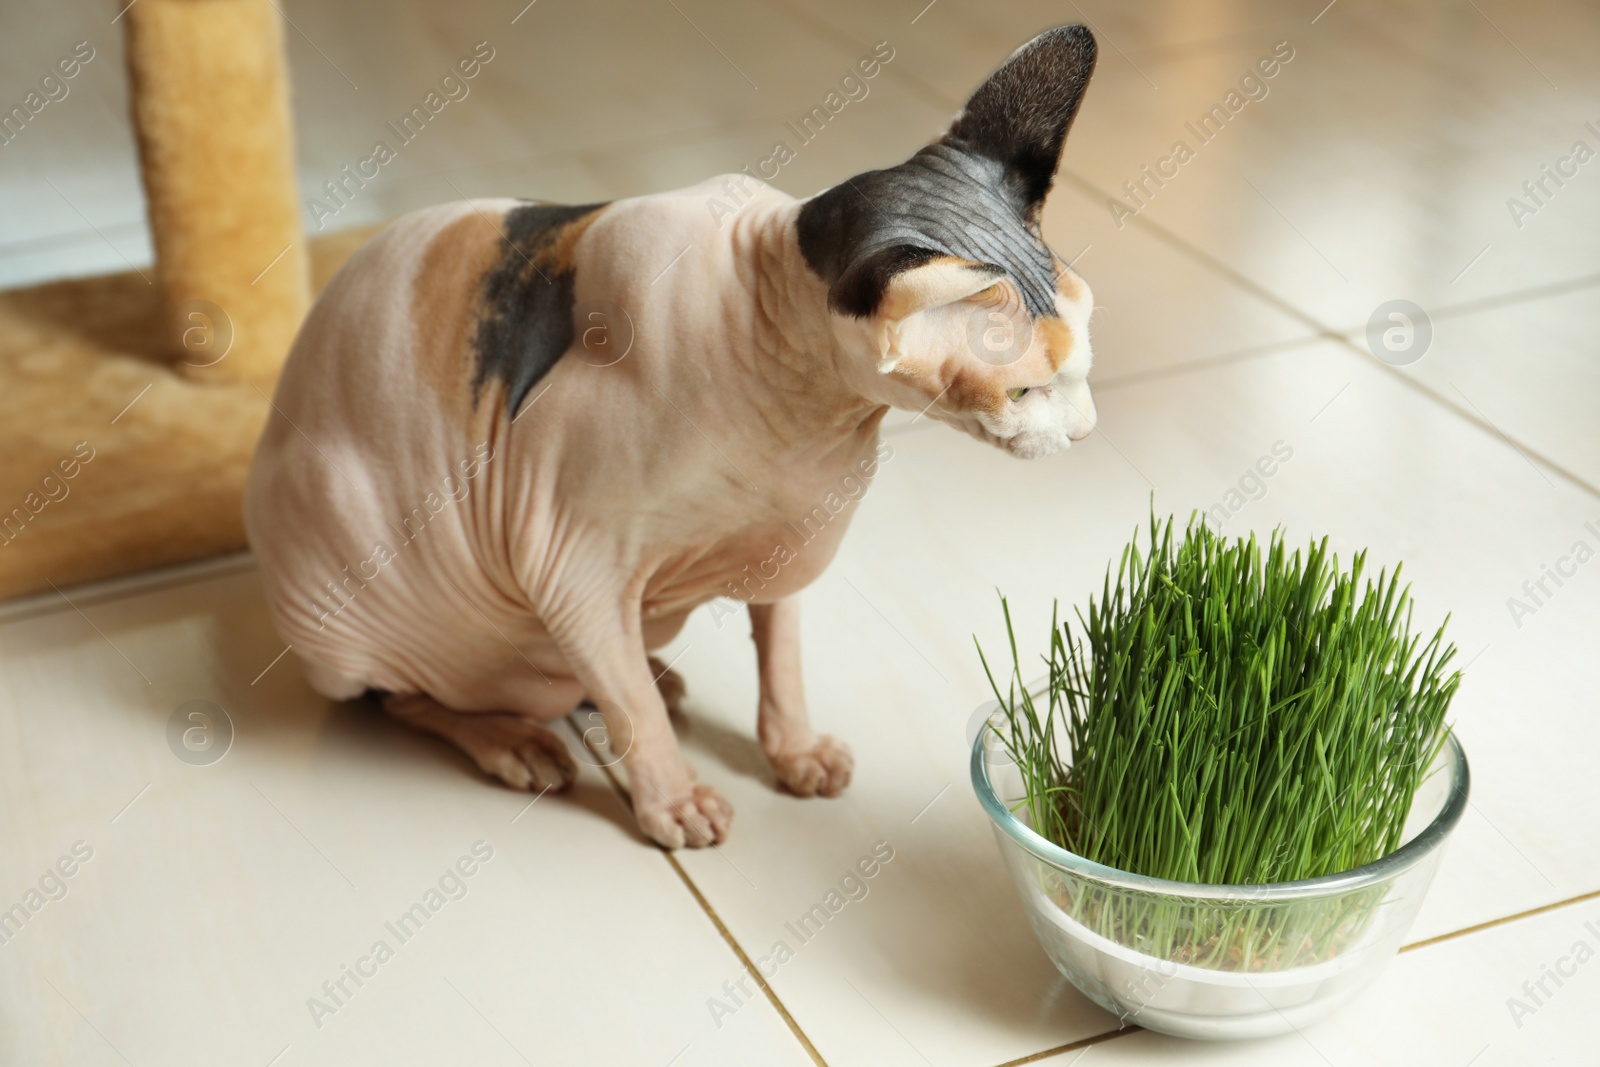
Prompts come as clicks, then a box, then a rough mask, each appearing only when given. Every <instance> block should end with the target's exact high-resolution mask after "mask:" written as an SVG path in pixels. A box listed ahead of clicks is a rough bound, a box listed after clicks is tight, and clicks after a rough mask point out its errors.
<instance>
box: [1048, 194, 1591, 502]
mask: <svg viewBox="0 0 1600 1067" xmlns="http://www.w3.org/2000/svg"><path fill="white" fill-rule="evenodd" d="M1058 173H1059V176H1061V177H1063V178H1065V179H1066V180H1067V181H1069V182H1071V183H1072V184H1073V185H1074V186H1075V187H1076V188H1077V189H1078V190H1079V192H1083V193H1087V194H1092V195H1094V196H1095V197H1096V198H1098V197H1100V196H1103V195H1104V193H1103V192H1102V191H1101V190H1100V189H1097V188H1096V187H1095V186H1094V185H1093V184H1092V183H1090V182H1089V181H1088V180H1087V179H1085V178H1083V177H1082V176H1080V175H1078V174H1075V173H1073V172H1072V171H1070V170H1067V169H1066V168H1062V169H1061V170H1060V171H1059V172H1058ZM1133 224H1134V225H1136V226H1143V227H1144V228H1145V230H1146V231H1147V232H1148V233H1150V234H1151V236H1154V237H1156V238H1158V239H1160V240H1161V241H1162V242H1164V243H1165V244H1167V245H1169V246H1170V247H1172V248H1174V249H1176V250H1177V251H1178V252H1180V253H1181V254H1183V255H1185V256H1188V257H1189V258H1190V259H1192V260H1194V261H1195V262H1196V263H1199V264H1200V265H1201V266H1203V267H1206V268H1207V269H1209V270H1212V271H1214V272H1216V273H1218V274H1220V275H1222V276H1223V277H1225V278H1227V279H1228V280H1229V281H1232V282H1233V283H1234V284H1235V285H1238V286H1239V287H1241V288H1243V289H1246V290H1248V291H1249V292H1250V293H1252V294H1254V295H1255V296H1257V297H1259V298H1260V299H1262V300H1265V301H1267V302H1268V303H1270V304H1271V305H1272V306H1273V307H1275V308H1277V309H1278V310H1280V311H1282V312H1283V313H1285V314H1287V315H1290V316H1292V317H1294V318H1295V319H1298V320H1299V321H1300V322H1302V323H1304V324H1305V325H1307V326H1310V327H1311V328H1312V329H1313V330H1314V331H1315V332H1316V336H1317V337H1318V338H1321V339H1325V340H1329V341H1333V342H1334V343H1335V344H1337V345H1338V346H1339V347H1340V349H1341V350H1343V351H1344V352H1345V353H1346V354H1347V355H1354V356H1357V357H1360V358H1362V359H1363V360H1365V359H1366V357H1367V355H1368V353H1366V352H1365V351H1364V350H1363V349H1361V348H1360V347H1359V346H1358V345H1356V343H1355V342H1354V341H1352V340H1351V339H1350V337H1349V336H1348V335H1347V334H1343V333H1339V332H1337V331H1336V330H1335V329H1334V328H1333V327H1331V326H1328V325H1326V324H1324V323H1322V322H1321V321H1319V320H1318V319H1316V318H1314V317H1313V316H1312V315H1310V314H1309V313H1307V312H1305V311H1302V310H1301V309H1300V308H1298V307H1296V306H1295V305H1294V304H1291V303H1289V302H1288V301H1287V300H1285V299H1283V298H1282V297H1280V296H1278V295H1277V294H1276V293H1273V292H1272V291H1271V290H1269V289H1266V288H1263V287H1262V286H1261V285H1259V284H1257V283H1256V282H1255V281H1252V280H1251V279H1250V278H1247V277H1245V276H1244V275H1242V274H1240V273H1239V272H1238V271H1236V270H1234V269H1233V268H1232V267H1230V266H1228V265H1227V264H1225V263H1223V262H1221V261H1220V260H1218V259H1216V258H1215V257H1213V256H1211V255H1210V254H1209V253H1207V252H1205V251H1203V250H1201V249H1199V248H1196V247H1195V246H1193V245H1191V244H1190V243H1189V242H1187V241H1185V240H1184V239H1183V238H1181V237H1179V236H1178V235H1177V234H1174V233H1172V232H1171V231H1170V230H1167V229H1166V228H1165V227H1163V226H1159V225H1157V224H1156V223H1154V222H1151V221H1149V220H1148V219H1145V218H1142V217H1137V216H1136V217H1135V218H1134V219H1133ZM1580 288H1581V286H1580ZM1530 299H1533V298H1532V297H1530ZM1380 366H1382V368H1383V369H1384V370H1386V371H1388V372H1389V373H1390V374H1391V375H1392V376H1393V377H1394V378H1395V379H1397V380H1399V381H1401V382H1403V383H1405V384H1406V385H1407V386H1409V387H1410V388H1411V389H1412V391H1414V392H1415V393H1417V394H1418V395H1420V396H1422V397H1423V398H1425V399H1427V400H1431V401H1433V403H1434V404H1435V405H1437V406H1439V407H1442V408H1444V409H1445V410H1446V411H1448V412H1450V413H1451V414H1453V415H1455V416H1457V417H1459V418H1461V419H1464V420H1465V421H1467V422H1468V423H1470V424H1471V425H1472V426H1474V427H1476V428H1478V429H1479V430H1481V431H1482V432H1484V433H1486V434H1488V435H1489V436H1490V437H1492V438H1494V439H1496V440H1497V441H1501V442H1503V443H1504V442H1513V448H1514V449H1516V450H1520V451H1522V452H1524V453H1525V454H1526V455H1528V456H1530V457H1532V458H1533V459H1534V460H1536V461H1538V462H1539V463H1540V464H1542V465H1543V466H1544V467H1545V468H1546V469H1548V470H1550V471H1552V472H1553V473H1555V474H1557V475H1559V476H1560V477H1561V478H1562V479H1564V480H1565V481H1567V482H1568V483H1570V484H1571V485H1573V486H1575V487H1577V488H1578V489H1580V490H1582V491H1584V492H1586V493H1588V494H1589V495H1591V496H1594V497H1600V488H1597V487H1595V486H1593V485H1590V484H1589V483H1588V482H1587V481H1585V480H1584V479H1583V478H1580V477H1579V476H1578V475H1577V474H1575V473H1574V472H1572V471H1570V470H1568V469H1567V468H1566V467H1564V466H1562V465H1561V464H1559V463H1557V462H1555V461H1554V460H1552V459H1550V458H1549V457H1548V456H1546V455H1545V454H1544V453H1543V452H1541V451H1539V450H1538V449H1535V448H1531V447H1528V446H1527V445H1526V444H1525V443H1524V442H1522V441H1520V440H1517V439H1515V438H1511V437H1509V436H1506V435H1502V434H1501V433H1500V431H1498V430H1496V429H1495V428H1494V427H1493V426H1491V425H1489V424H1488V423H1487V422H1486V421H1484V420H1483V419H1480V418H1479V417H1477V416H1476V415H1473V414H1470V413H1468V412H1466V411H1463V410H1462V409H1461V408H1459V407H1457V406H1456V405H1455V404H1454V403H1453V402H1451V401H1450V400H1448V399H1446V398H1445V397H1444V396H1443V395H1442V394H1440V393H1436V392H1434V390H1433V389H1431V388H1429V387H1428V386H1427V385H1424V384H1423V383H1422V382H1419V381H1417V380H1416V379H1414V378H1412V377H1410V376H1409V375H1406V374H1402V373H1400V370H1399V368H1397V367H1390V366H1388V365H1387V364H1382V363H1380Z"/></svg>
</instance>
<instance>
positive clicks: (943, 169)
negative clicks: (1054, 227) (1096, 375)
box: [799, 26, 1095, 458]
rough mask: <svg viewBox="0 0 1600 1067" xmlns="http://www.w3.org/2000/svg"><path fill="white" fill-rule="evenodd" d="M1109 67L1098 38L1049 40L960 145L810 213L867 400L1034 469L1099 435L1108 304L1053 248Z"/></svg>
mask: <svg viewBox="0 0 1600 1067" xmlns="http://www.w3.org/2000/svg"><path fill="white" fill-rule="evenodd" d="M1094 61H1095V43H1094V37H1093V35H1092V34H1090V32H1089V31H1088V29H1086V28H1085V27H1083V26H1061V27H1057V28H1056V29H1053V30H1047V31H1046V32H1044V33H1041V34H1040V35H1039V36H1037V37H1035V38H1034V39H1033V40H1031V41H1029V42H1028V43H1027V44H1025V45H1023V46H1022V47H1021V48H1019V49H1018V50H1017V51H1016V52H1015V53H1014V54H1013V55H1012V56H1011V58H1010V59H1008V60H1007V61H1006V62H1005V64H1004V65H1003V66H1001V68H1000V69H999V70H997V71H995V73H994V74H993V75H991V76H990V77H989V79H988V80H987V81H986V82H984V83H983V85H982V86H980V87H979V88H978V91H977V92H975V93H973V94H972V98H971V99H970V100H968V101H967V105H966V107H965V108H964V109H962V111H961V114H960V115H958V116H957V117H956V119H955V121H954V122H953V123H952V124H951V126H950V129H949V130H948V131H947V132H946V133H945V134H944V136H942V137H940V138H939V139H938V140H937V141H935V142H934V143H932V144H930V145H928V146H927V147H926V148H923V149H922V150H921V151H919V152H918V153H917V154H916V155H914V156H912V157H911V158H910V159H909V160H907V161H906V162H905V163H902V164H900V165H899V166H897V167H890V168H889V169H887V170H875V171H868V172H867V173H865V174H858V175H856V176H855V177H854V178H851V179H849V180H848V181H845V182H844V183H842V184H840V185H837V186H835V187H834V188H832V189H829V190H827V191H826V192H824V193H821V194H819V195H818V196H816V197H813V198H812V199H811V200H809V201H807V202H806V203H805V205H804V206H803V207H802V208H801V212H800V219H799V237H800V247H801V251H802V252H803V253H804V255H805V257H806V261H807V262H808V263H809V264H810V266H811V268H812V269H813V270H814V271H816V273H817V274H818V275H819V276H821V277H822V279H823V280H824V281H825V282H827V283H828V309H829V313H830V316H829V317H830V319H831V320H832V327H833V332H834V335H835V337H836V339H837V340H838V342H839V344H840V346H841V348H842V350H843V353H844V357H845V361H846V364H847V366H846V374H847V376H848V377H849V378H850V380H851V384H852V385H853V386H854V387H855V388H856V389H857V390H858V391H859V392H860V393H861V394H862V395H863V396H864V397H866V398H868V399H870V400H873V401H875V402H878V403H884V404H890V405H893V406H894V407H897V408H902V409H907V410H911V411H926V414H927V416H928V417H929V418H934V419H938V420H939V421H941V422H945V423H949V424H950V425H952V426H955V427H958V428H960V429H962V430H965V431H966V432H968V433H970V434H972V435H973V436H974V437H976V438H978V439H979V440H983V441H988V442H990V443H991V444H994V445H998V446H999V447H1002V448H1004V449H1006V450H1007V451H1008V452H1011V453H1012V454H1013V455H1017V456H1022V457H1024V458H1033V457H1035V456H1042V455H1048V454H1049V453H1051V452H1056V451H1058V450H1060V449H1062V448H1066V447H1067V446H1068V445H1069V444H1070V442H1072V441H1077V440H1082V439H1083V438H1084V437H1087V436H1088V435H1089V433H1090V432H1091V431H1092V430H1093V429H1094V424H1095V410H1094V401H1093V400H1092V399H1091V398H1090V395H1089V386H1088V382H1087V375H1088V373H1089V365H1090V362H1091V360H1092V358H1093V357H1092V354H1091V352H1090V348H1089V313H1090V311H1091V310H1092V308H1093V306H1094V302H1093V298H1092V297H1091V295H1090V293H1089V287H1088V285H1086V284H1085V283H1084V281H1083V279H1081V278H1079V277H1078V276H1077V275H1076V274H1074V273H1073V272H1072V271H1071V270H1070V269H1069V268H1068V267H1067V265H1066V264H1065V263H1062V262H1061V261H1060V260H1059V259H1058V258H1057V257H1056V256H1055V255H1054V254H1053V253H1052V252H1051V251H1050V249H1049V248H1048V247H1047V246H1046V245H1045V243H1044V239H1043V238H1042V237H1041V236H1040V233H1039V214H1040V210H1041V209H1042V208H1043V206H1044V199H1045V196H1046V194H1048V193H1049V192H1050V186H1051V184H1052V182H1053V181H1054V179H1055V172H1056V164H1057V163H1058V161H1059V160H1060V157H1061V148H1062V145H1063V144H1064V143H1065V141H1066V137H1067V130H1068V128H1069V127H1071V125H1072V120H1073V117H1074V116H1075V115H1076V114H1077V112H1078V104H1079V103H1080V101H1082V99H1083V92H1084V89H1085V88H1086V87H1087V86H1088V84H1089V76H1090V74H1091V73H1093V71H1094Z"/></svg>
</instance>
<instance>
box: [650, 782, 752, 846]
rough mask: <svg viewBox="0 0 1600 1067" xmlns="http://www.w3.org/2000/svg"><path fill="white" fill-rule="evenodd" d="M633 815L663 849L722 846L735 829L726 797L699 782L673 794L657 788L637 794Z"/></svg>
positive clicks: (731, 810) (692, 783) (713, 788)
mask: <svg viewBox="0 0 1600 1067" xmlns="http://www.w3.org/2000/svg"><path fill="white" fill-rule="evenodd" d="M633 814H634V817H635V818H637V819H638V820H639V829H640V830H642V831H644V833H645V836H646V837H648V838H650V840H652V841H654V842H655V843H656V844H658V845H660V846H661V847H663V848H683V847H685V846H688V847H689V848H704V847H705V846H706V845H720V844H722V842H724V841H726V840H727V838H728V829H729V827H731V826H732V825H733V808H732V807H730V806H729V804H728V802H727V801H726V800H724V799H722V794H721V793H719V792H717V790H716V788H715V787H714V786H709V785H700V784H699V783H696V782H691V783H689V785H688V786H687V787H686V788H685V789H684V790H682V791H673V792H672V793H670V794H669V793H668V792H666V791H663V790H661V789H659V788H656V787H654V786H651V787H649V788H648V789H646V790H643V791H639V792H636V793H635V794H634V798H633Z"/></svg>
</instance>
